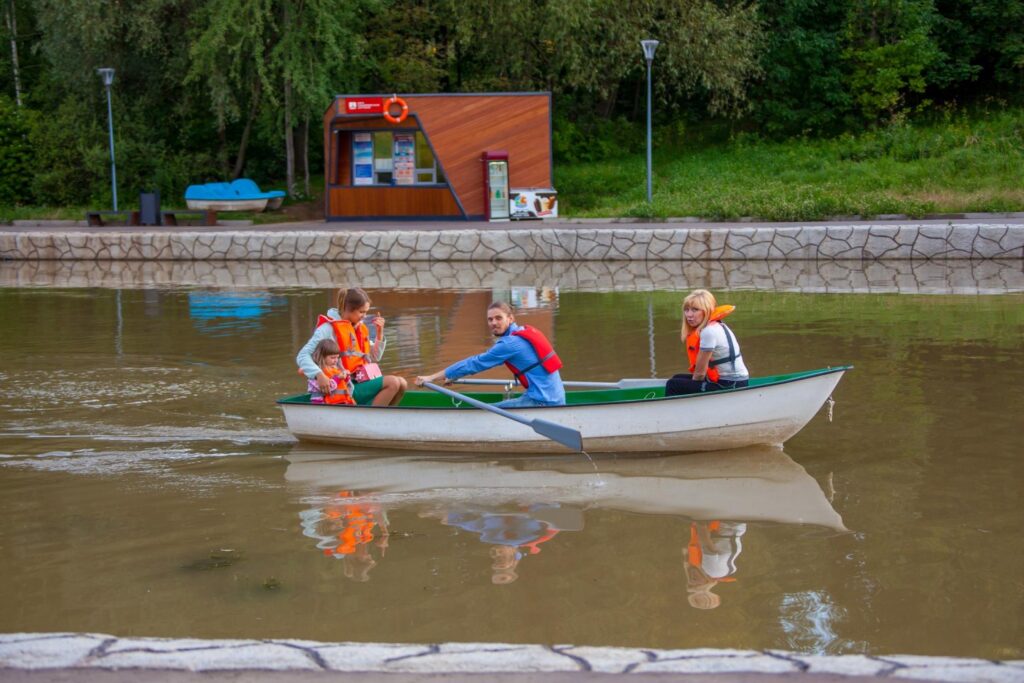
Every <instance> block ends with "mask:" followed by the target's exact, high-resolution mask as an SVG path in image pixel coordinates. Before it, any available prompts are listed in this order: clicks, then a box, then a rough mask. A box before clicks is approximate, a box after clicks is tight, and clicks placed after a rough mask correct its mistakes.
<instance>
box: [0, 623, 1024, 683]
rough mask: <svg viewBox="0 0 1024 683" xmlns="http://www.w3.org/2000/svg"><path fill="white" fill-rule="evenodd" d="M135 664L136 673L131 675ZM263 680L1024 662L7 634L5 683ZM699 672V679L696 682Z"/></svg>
mask: <svg viewBox="0 0 1024 683" xmlns="http://www.w3.org/2000/svg"><path fill="white" fill-rule="evenodd" d="M125 670H130V671H127V672H126V671H125ZM197 673H199V674H202V678H203V679H206V680H258V681H267V682H270V681H273V682H275V683H276V682H278V681H281V682H283V681H317V680H324V679H325V678H328V677H329V679H330V680H343V681H351V680H371V681H378V680H379V681H425V680H437V679H443V680H445V681H454V680H464V681H469V680H474V681H482V680H486V681H498V680H507V681H516V682H523V683H525V682H527V681H529V682H532V681H640V682H641V683H642V682H643V681H646V680H650V679H651V678H652V677H653V679H655V680H672V681H675V680H685V681H691V682H692V681H699V680H708V681H719V682H721V681H756V680H764V679H765V678H766V677H773V678H778V677H780V676H782V677H786V678H791V679H795V680H799V681H808V682H812V681H813V682H814V683H818V682H820V681H832V680H837V678H838V677H845V676H851V677H853V676H855V677H859V678H860V680H866V679H870V680H881V679H887V680H891V679H913V680H917V681H922V680H924V681H947V682H949V683H963V682H967V681H970V682H974V683H1021V682H1024V660H1021V661H1012V662H997V661H990V660H984V659H959V658H952V657H922V656H911V655H893V656H870V657H869V656H864V655H843V656H824V655H801V654H797V653H792V652H784V651H779V650H764V651H757V650H719V649H699V650H649V649H633V648H604V647H574V646H571V645H560V646H542V645H516V644H503V643H444V644H437V645H417V644H385V643H318V642H311V641H300V640H196V639H183V640H173V639H161V638H117V637H114V636H109V635H103V634H92V633H29V634H0V679H2V680H18V681H82V682H90V683H99V682H103V681H127V680H150V681H153V680H166V681H187V680H196V678H197V677H196V676H195V674H197ZM693 676H698V678H693Z"/></svg>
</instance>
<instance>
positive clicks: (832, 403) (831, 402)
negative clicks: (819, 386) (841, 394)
mask: <svg viewBox="0 0 1024 683" xmlns="http://www.w3.org/2000/svg"><path fill="white" fill-rule="evenodd" d="M825 403H827V404H828V421H829V422H831V421H832V408H833V406H835V404H836V401H835V399H834V398H832V396H831V395H830V396H829V397H828V400H827V401H825Z"/></svg>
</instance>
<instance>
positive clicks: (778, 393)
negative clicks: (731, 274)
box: [280, 370, 843, 453]
mask: <svg viewBox="0 0 1024 683" xmlns="http://www.w3.org/2000/svg"><path fill="white" fill-rule="evenodd" d="M842 376H843V370H836V371H832V372H826V373H823V374H816V375H810V376H806V377H801V378H799V379H794V380H791V381H783V382H779V383H773V384H769V385H764V386H760V387H749V388H746V389H739V390H733V391H724V392H712V393H707V394H696V395H692V396H677V397H672V398H660V399H652V400H646V401H628V402H620V403H599V404H593V405H569V406H559V407H553V408H527V409H518V410H512V411H510V412H513V413H517V414H519V415H522V416H524V417H526V418H528V419H531V420H532V419H536V418H541V419H544V420H548V421H550V422H555V423H557V424H560V425H563V426H565V427H569V428H572V429H576V430H578V431H579V432H580V434H582V436H583V447H584V449H585V450H586V451H587V452H589V453H636V452H693V451H714V450H723V449H729V448H741V447H744V446H752V445H757V444H769V445H781V444H783V443H784V442H785V441H787V440H788V439H789V438H790V437H792V436H793V435H794V434H796V433H797V432H798V431H800V430H801V429H802V428H803V427H804V425H806V424H807V423H808V422H809V421H810V419H811V418H812V417H814V415H815V413H817V411H818V409H819V408H821V406H822V404H823V403H824V402H825V400H826V399H827V398H828V397H829V396H830V395H831V393H832V390H833V389H834V388H835V386H836V384H837V383H838V382H839V380H840V379H841V378H842ZM280 405H281V407H282V408H283V410H284V415H285V420H286V421H287V423H288V429H289V430H290V431H291V433H292V434H293V435H295V437H296V438H298V439H299V440H302V441H312V442H321V443H335V444H342V445H346V446H361V447H374V448H395V449H404V450H431V451H457V452H477V453H480V452H488V453H542V452H562V453H564V452H567V450H568V449H566V448H565V447H564V446H561V445H560V444H558V443H555V442H553V441H550V440H549V439H547V438H545V437H543V436H541V435H540V434H537V433H536V432H534V431H533V430H532V429H531V428H530V427H528V426H525V425H522V424H519V423H518V422H515V421H513V420H509V419H506V418H503V417H501V416H499V415H495V414H492V413H490V412H484V411H478V410H459V411H453V410H451V409H438V408H412V407H410V408H404V407H402V408H376V407H361V406H360V407H355V406H324V405H310V404H299V403H281V404H280Z"/></svg>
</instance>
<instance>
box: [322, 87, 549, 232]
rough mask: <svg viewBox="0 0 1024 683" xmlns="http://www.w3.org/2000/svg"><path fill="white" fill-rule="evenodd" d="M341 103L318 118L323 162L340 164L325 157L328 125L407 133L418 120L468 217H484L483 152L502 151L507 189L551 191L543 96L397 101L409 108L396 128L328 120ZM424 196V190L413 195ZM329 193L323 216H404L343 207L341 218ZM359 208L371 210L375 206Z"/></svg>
mask: <svg viewBox="0 0 1024 683" xmlns="http://www.w3.org/2000/svg"><path fill="white" fill-rule="evenodd" d="M343 99H344V98H343V97H339V98H337V99H336V100H335V101H334V103H332V105H331V107H329V108H328V110H327V112H326V113H325V115H324V129H325V138H324V143H325V147H324V152H325V157H326V158H328V159H331V158H333V160H334V162H335V163H336V164H338V163H341V162H342V161H343V160H342V159H339V158H338V154H337V150H334V151H335V153H334V155H333V156H326V155H327V153H328V147H327V146H328V145H329V144H330V138H331V135H330V127H331V125H334V126H335V127H336V128H342V129H348V128H352V129H389V128H390V129H394V130H409V129H410V124H412V126H411V127H412V128H415V127H416V126H415V122H416V120H418V121H419V123H420V129H421V130H422V131H423V132H424V134H425V135H426V136H427V139H428V140H429V141H430V144H431V145H432V146H433V148H434V153H435V154H436V156H437V159H438V160H439V161H440V163H441V167H442V168H443V169H444V173H445V176H446V177H447V179H448V184H449V186H450V187H451V191H452V192H454V193H455V195H456V196H458V198H459V201H460V202H461V203H462V208H463V210H464V211H465V212H466V215H467V216H468V217H471V218H479V217H482V216H483V215H484V212H485V203H484V202H485V197H484V187H483V177H484V171H483V163H482V162H481V161H480V155H481V154H482V153H483V152H484V151H495V150H504V151H506V152H508V155H509V171H510V174H511V177H510V178H509V183H510V187H514V188H515V187H522V188H528V187H552V184H553V182H554V179H553V178H552V177H551V98H550V97H549V96H548V95H547V94H546V93H540V94H537V93H528V94H507V95H489V94H479V95H476V94H472V95H444V94H432V95H408V96H404V97H403V99H404V100H405V101H406V103H407V104H408V105H409V112H410V116H409V118H408V119H406V120H405V121H404V122H402V123H401V124H397V125H394V124H390V123H388V122H387V121H385V120H384V119H382V118H364V119H358V120H352V121H351V122H348V121H344V120H343V119H339V120H335V119H334V117H335V115H336V114H337V113H338V112H339V111H340V107H341V106H342V103H343ZM413 114H415V117H413V116H412V115H413ZM332 121H333V124H332ZM344 163H345V164H348V160H344ZM330 171H333V173H332V175H334V174H337V175H334V177H336V178H339V179H340V178H341V177H344V176H345V175H347V174H346V173H345V172H344V171H342V172H341V173H338V172H339V169H338V167H335V168H334V169H330ZM360 189H367V188H360ZM374 189H377V190H380V191H384V192H396V191H401V188H374ZM346 191H347V190H346ZM424 191H426V190H423V189H419V190H416V192H424ZM334 193H335V190H332V191H331V193H330V194H331V199H330V201H329V207H328V209H329V213H328V215H345V216H355V215H367V216H372V215H387V216H394V215H406V214H396V213H394V212H391V211H389V212H388V213H385V214H378V213H367V214H357V213H352V207H345V209H344V213H339V212H338V211H336V210H335V206H336V202H335V199H334V196H335V195H334ZM339 196H340V195H339ZM346 196H347V195H346ZM354 196H355V195H353V197H354ZM346 201H347V200H346ZM396 201H400V202H401V203H402V204H403V205H406V206H409V205H408V203H407V201H406V200H397V198H396ZM453 203H454V202H453ZM363 205H364V206H367V207H370V206H376V205H377V202H376V201H374V202H370V203H364V204H363ZM456 214H458V212H456ZM423 215H439V216H442V215H443V216H447V215H452V214H450V213H449V212H448V211H447V210H445V211H444V212H443V213H431V214H423Z"/></svg>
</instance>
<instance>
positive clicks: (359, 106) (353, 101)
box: [341, 97, 384, 114]
mask: <svg viewBox="0 0 1024 683" xmlns="http://www.w3.org/2000/svg"><path fill="white" fill-rule="evenodd" d="M341 113H342V114H383V113H384V98H383V97H346V98H345V107H344V111H342V112H341Z"/></svg>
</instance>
